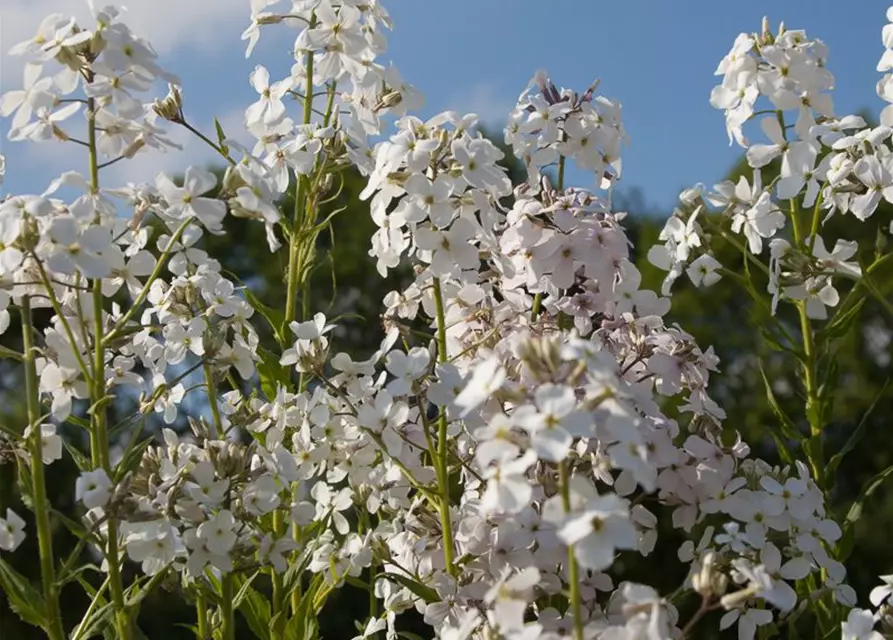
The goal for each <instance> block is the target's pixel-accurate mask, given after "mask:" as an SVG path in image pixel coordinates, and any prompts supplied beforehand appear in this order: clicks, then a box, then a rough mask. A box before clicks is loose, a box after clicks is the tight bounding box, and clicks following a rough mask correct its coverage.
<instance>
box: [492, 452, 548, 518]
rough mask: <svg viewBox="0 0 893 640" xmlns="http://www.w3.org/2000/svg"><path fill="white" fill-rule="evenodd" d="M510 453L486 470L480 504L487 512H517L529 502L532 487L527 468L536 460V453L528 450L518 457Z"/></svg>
mask: <svg viewBox="0 0 893 640" xmlns="http://www.w3.org/2000/svg"><path fill="white" fill-rule="evenodd" d="M510 455H511V452H508V453H507V455H504V456H503V457H502V458H501V459H500V460H499V461H498V462H497V463H496V465H494V466H492V467H488V469H487V471H486V474H485V477H486V478H487V489H486V491H484V495H483V497H482V498H481V506H482V507H483V508H484V509H485V510H486V511H488V512H496V513H518V512H520V511H522V510H523V509H524V507H526V506H528V505H529V504H530V498H531V496H532V495H533V488H532V487H531V486H530V478H528V477H527V470H528V469H530V467H531V466H532V465H533V463H534V462H536V454H534V452H533V451H530V450H528V451H526V452H524V455H522V456H521V457H520V458H514V457H509V456H510Z"/></svg>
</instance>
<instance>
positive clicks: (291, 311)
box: [283, 53, 313, 331]
mask: <svg viewBox="0 0 893 640" xmlns="http://www.w3.org/2000/svg"><path fill="white" fill-rule="evenodd" d="M306 55H307V60H306V62H305V67H304V74H305V78H306V82H307V89H306V91H305V92H304V124H305V125H306V124H310V118H311V116H312V114H313V54H312V53H308V54H306ZM305 181H306V180H305V178H304V177H302V176H301V175H300V174H298V173H297V172H296V173H295V209H294V214H293V218H292V230H291V236H290V238H289V248H288V281H287V285H286V294H285V321H284V323H283V331H284V330H285V327H287V326H288V323H289V322H291V321H292V320H294V319H295V314H296V313H297V306H298V304H297V299H298V288H299V286H300V284H301V282H300V281H301V279H302V278H303V277H304V274H305V269H304V265H303V264H302V263H303V260H301V255H302V252H301V243H300V239H301V237H302V236H301V233H300V231H299V230H300V229H302V228H303V226H304V219H305V218H306V217H307V212H306V211H304V199H305V197H306V195H305V193H304V184H305Z"/></svg>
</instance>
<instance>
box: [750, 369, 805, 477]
mask: <svg viewBox="0 0 893 640" xmlns="http://www.w3.org/2000/svg"><path fill="white" fill-rule="evenodd" d="M759 364H760V375H761V376H762V377H763V384H764V386H765V387H766V398H767V400H768V401H769V406H770V407H772V412H773V413H774V414H775V417H776V418H778V420H779V423H780V424H781V426H780V427H779V426H778V425H776V424H774V423H771V422H770V423H769V424H767V428H768V429H769V433H770V434H771V435H772V439H773V440H774V441H775V446H776V447H778V455H779V456H780V457H781V459H782V461H784V462H785V463H786V464H793V463H794V456H793V454H792V453H791V450H790V448H789V447H788V444H787V442H788V441H789V440H797V441H799V440H801V437H800V434H799V433H798V432H797V427H796V425H794V423H793V421H791V419H790V418H789V417H788V415H787V414H786V413H785V412H784V410H783V409H782V408H781V405H779V404H778V400H776V398H775V393H774V392H773V391H772V385H771V384H770V383H769V378H768V377H766V372H765V370H764V369H763V363H762V362H760V363H759Z"/></svg>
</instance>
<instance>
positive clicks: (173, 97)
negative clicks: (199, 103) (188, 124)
mask: <svg viewBox="0 0 893 640" xmlns="http://www.w3.org/2000/svg"><path fill="white" fill-rule="evenodd" d="M152 110H153V111H155V113H156V114H158V116H159V117H160V118H164V119H165V120H169V121H171V122H178V123H181V122H183V96H182V94H181V93H180V90H179V89H178V88H177V87H176V86H175V85H173V84H169V85H168V93H167V96H166V97H165V98H164V99H163V100H155V102H154V103H153V104H152Z"/></svg>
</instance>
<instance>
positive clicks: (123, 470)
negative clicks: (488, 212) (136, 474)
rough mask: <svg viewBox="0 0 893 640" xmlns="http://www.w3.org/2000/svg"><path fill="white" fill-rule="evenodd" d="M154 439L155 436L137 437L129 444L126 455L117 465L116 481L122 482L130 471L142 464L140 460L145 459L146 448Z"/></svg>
mask: <svg viewBox="0 0 893 640" xmlns="http://www.w3.org/2000/svg"><path fill="white" fill-rule="evenodd" d="M154 439H155V438H154V437H152V436H149V437H148V438H144V439H142V440H136V438H134V439H133V441H132V442H133V444H131V445H128V447H127V450H126V451H125V452H124V456H123V457H122V458H121V461H120V462H119V463H118V466H117V467H115V473H114V475H115V477H114V482H120V481H121V480H122V479H123V478H124V476H125V475H127V473H128V472H129V471H134V470H136V468H137V467H138V466H139V464H140V460H142V459H143V454H144V453H145V452H146V448H147V447H148V446H149V445H150V444H152V441H153V440H154Z"/></svg>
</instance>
